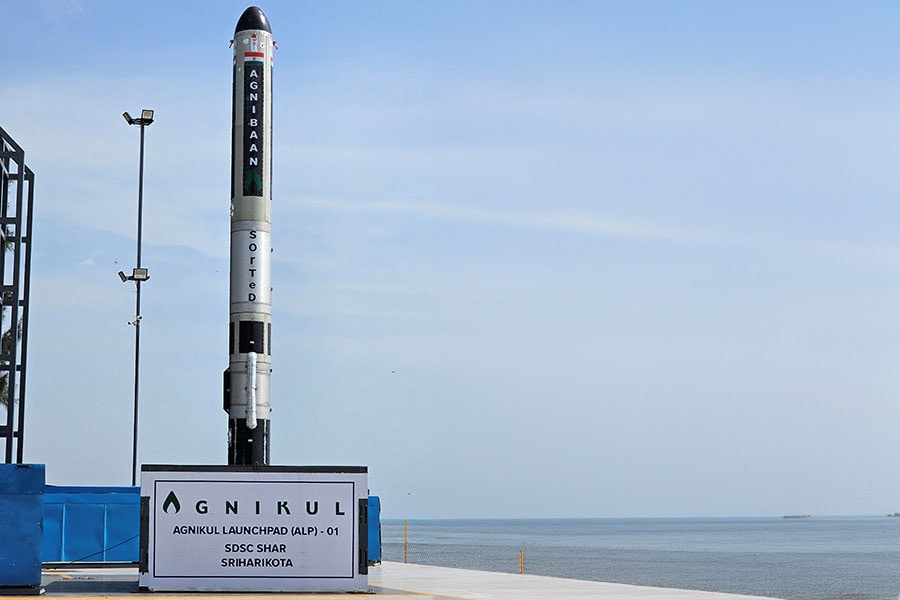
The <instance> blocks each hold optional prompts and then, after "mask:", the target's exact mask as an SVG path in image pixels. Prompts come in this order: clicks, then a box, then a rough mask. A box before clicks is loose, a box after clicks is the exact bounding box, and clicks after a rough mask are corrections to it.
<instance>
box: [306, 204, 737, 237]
mask: <svg viewBox="0 0 900 600" xmlns="http://www.w3.org/2000/svg"><path fill="white" fill-rule="evenodd" d="M301 205H302V207H303V208H305V209H306V210H314V211H328V212H340V213H356V214H366V213H369V214H393V215H410V216H416V217H423V218H428V219H436V220H442V221H458V222H467V223H479V224H486V225H496V226H499V227H510V228H523V229H537V230H543V231H552V232H560V233H575V234H585V235H596V236H603V237H614V238H623V239H636V240H650V241H665V242H681V243H697V244H707V243H721V242H723V241H726V240H725V239H723V238H721V237H718V236H714V235H710V234H707V233H703V232H698V231H689V230H682V229H677V228H669V227H665V226H660V225H655V224H652V223H643V222H639V221H629V220H626V219H616V218H607V217H598V216H593V215H575V214H571V215H565V214H551V213H526V212H522V213H512V212H505V211H496V210H483V209H477V208H470V207H465V206H459V205H452V204H445V203H440V202H388V201H371V202H350V201H347V200H340V199H334V198H322V197H306V198H304V199H303V200H302V201H301Z"/></svg>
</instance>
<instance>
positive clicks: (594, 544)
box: [382, 516, 900, 600]
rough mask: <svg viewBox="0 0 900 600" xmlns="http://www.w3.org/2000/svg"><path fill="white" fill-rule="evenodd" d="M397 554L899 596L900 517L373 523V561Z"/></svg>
mask: <svg viewBox="0 0 900 600" xmlns="http://www.w3.org/2000/svg"><path fill="white" fill-rule="evenodd" d="M404 523H405V527H406V539H407V542H406V545H405V548H404ZM404 554H405V555H406V556H405V558H406V561H407V562H409V563H417V564H427V565H437V566H444V567H457V568H463V569H476V570H482V571H498V572H504V573H519V572H520V567H521V568H522V571H523V572H524V573H529V574H533V575H547V576H551V577H564V578H569V579H585V580H591V581H607V582H615V583H628V584H634V585H642V586H655V587H666V588H681V589H689V590H707V591H714V592H730V593H737V594H750V595H755V596H767V597H770V598H783V599H786V600H795V599H797V600H800V599H809V600H898V599H900V518H892V517H887V516H881V517H877V516H872V517H811V518H783V517H772V518H678V519H509V520H409V521H406V522H404V521H402V520H384V521H383V522H382V557H383V559H384V560H388V561H396V562H403V560H404ZM520 561H521V562H520Z"/></svg>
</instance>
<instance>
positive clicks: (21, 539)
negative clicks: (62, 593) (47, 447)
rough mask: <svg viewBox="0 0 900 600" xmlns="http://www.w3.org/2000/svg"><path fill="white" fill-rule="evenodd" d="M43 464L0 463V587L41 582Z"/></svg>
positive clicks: (39, 583) (25, 586)
mask: <svg viewBox="0 0 900 600" xmlns="http://www.w3.org/2000/svg"><path fill="white" fill-rule="evenodd" d="M43 494H44V465H18V464H0V565H2V567H0V588H33V589H40V586H41V524H42V521H43V508H44V502H43Z"/></svg>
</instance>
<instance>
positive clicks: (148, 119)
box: [119, 109, 153, 486]
mask: <svg viewBox="0 0 900 600" xmlns="http://www.w3.org/2000/svg"><path fill="white" fill-rule="evenodd" d="M122 116H123V117H125V120H126V121H127V122H128V124H129V125H140V127H141V156H140V168H139V171H138V214H137V266H136V267H135V268H134V270H133V271H132V273H131V275H129V276H126V275H125V273H123V272H122V271H119V278H121V279H122V281H134V284H135V291H136V292H137V293H136V295H135V298H136V299H135V302H134V321H132V322H131V324H132V325H134V416H133V425H134V429H133V432H132V436H131V485H132V486H135V485H137V467H138V460H137V453H138V397H139V392H140V373H141V282H143V281H147V280H148V279H149V278H150V277H149V275H148V274H147V269H144V268H142V267H141V241H142V235H143V216H144V128H145V127H147V126H148V125H150V124H151V123H153V111H152V110H147V109H144V110H142V111H141V116H140V117H139V118H136V119H135V118H132V117H131V115H129V114H128V113H127V112H126V113H124V114H123V115H122Z"/></svg>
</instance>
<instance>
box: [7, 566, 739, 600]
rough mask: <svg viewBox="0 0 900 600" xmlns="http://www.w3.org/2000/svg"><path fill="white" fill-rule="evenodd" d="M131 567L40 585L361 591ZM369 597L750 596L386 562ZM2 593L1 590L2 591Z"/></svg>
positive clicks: (193, 599)
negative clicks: (200, 579) (178, 581)
mask: <svg viewBox="0 0 900 600" xmlns="http://www.w3.org/2000/svg"><path fill="white" fill-rule="evenodd" d="M137 579H138V574H137V569H136V568H133V567H125V568H94V569H71V568H57V569H50V568H47V569H44V571H43V573H42V580H41V588H42V594H43V595H44V596H52V597H61V598H65V599H66V600H79V599H81V598H84V599H92V600H95V599H97V598H112V597H121V596H133V597H158V598H162V599H164V600H176V599H178V600H207V599H210V598H228V599H229V600H230V599H232V598H234V599H238V598H239V599H242V600H243V599H251V598H252V599H257V598H258V599H260V600H274V599H276V598H302V599H303V600H338V599H346V598H352V599H354V600H359V598H360V596H365V595H366V594H358V593H357V594H341V593H297V594H285V593H234V592H229V593H210V592H184V593H171V592H139V591H138V586H137ZM369 587H370V590H371V592H370V595H373V596H377V597H378V598H379V599H381V598H383V599H385V600H389V599H390V600H562V599H566V600H568V599H576V600H577V599H588V598H594V599H597V600H740V599H741V598H744V599H749V598H755V597H754V596H740V595H737V594H722V593H717V592H696V591H689V590H673V589H666V588H653V587H641V586H634V585H624V584H620V583H600V582H596V581H578V580H574V579H557V578H554V577H541V576H539V575H513V574H509V573H489V572H486V571H468V570H464V569H448V568H446V567H430V566H424V565H407V564H401V563H392V562H386V563H382V564H380V565H377V566H374V567H371V568H370V569H369ZM4 592H5V593H4ZM0 595H2V596H4V599H6V598H23V599H25V598H32V599H33V598H35V595H34V594H25V593H23V592H22V591H17V590H11V589H3V588H0Z"/></svg>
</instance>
